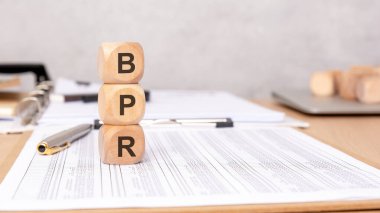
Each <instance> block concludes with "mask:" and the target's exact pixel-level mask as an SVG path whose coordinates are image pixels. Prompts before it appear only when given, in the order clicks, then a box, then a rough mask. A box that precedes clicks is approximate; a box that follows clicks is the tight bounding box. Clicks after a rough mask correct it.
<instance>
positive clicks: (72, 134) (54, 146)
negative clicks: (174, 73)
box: [37, 124, 92, 155]
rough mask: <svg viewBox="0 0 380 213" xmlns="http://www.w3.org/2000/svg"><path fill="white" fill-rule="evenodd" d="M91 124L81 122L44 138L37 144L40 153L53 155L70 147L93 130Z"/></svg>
mask: <svg viewBox="0 0 380 213" xmlns="http://www.w3.org/2000/svg"><path fill="white" fill-rule="evenodd" d="M91 129H92V125H91V124H81V125H78V126H75V127H73V128H70V129H67V130H64V131H62V132H58V133H56V134H54V135H52V136H49V137H47V138H45V139H44V140H42V141H41V142H40V143H39V144H38V145H37V151H38V153H40V154H42V155H52V154H54V153H57V152H59V151H62V150H64V149H66V148H68V147H69V146H70V145H71V143H73V142H74V141H76V140H78V139H79V138H81V137H83V136H85V135H87V134H88V133H89V132H91Z"/></svg>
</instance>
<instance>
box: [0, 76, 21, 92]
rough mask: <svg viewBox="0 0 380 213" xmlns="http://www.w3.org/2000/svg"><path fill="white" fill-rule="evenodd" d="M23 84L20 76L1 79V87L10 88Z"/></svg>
mask: <svg viewBox="0 0 380 213" xmlns="http://www.w3.org/2000/svg"><path fill="white" fill-rule="evenodd" d="M20 85H21V81H20V78H18V77H15V78H11V79H5V80H3V79H0V89H8V88H12V87H17V86H20Z"/></svg>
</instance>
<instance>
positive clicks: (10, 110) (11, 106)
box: [0, 92, 28, 118]
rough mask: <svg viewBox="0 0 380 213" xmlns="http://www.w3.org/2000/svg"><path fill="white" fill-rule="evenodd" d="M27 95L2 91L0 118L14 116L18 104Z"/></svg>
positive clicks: (0, 94)
mask: <svg viewBox="0 0 380 213" xmlns="http://www.w3.org/2000/svg"><path fill="white" fill-rule="evenodd" d="M27 95H28V94H27V93H18V92H0V118H11V117H13V116H14V114H15V109H16V107H17V104H18V103H19V102H20V101H21V99H23V98H24V97H26V96H27Z"/></svg>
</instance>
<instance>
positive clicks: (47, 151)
mask: <svg viewBox="0 0 380 213" xmlns="http://www.w3.org/2000/svg"><path fill="white" fill-rule="evenodd" d="M70 145H71V143H70V142H69V141H67V142H65V143H63V144H62V145H60V146H53V147H49V146H48V144H47V143H46V142H42V143H40V144H39V145H38V147H37V151H38V153H40V154H41V155H52V154H55V153H57V152H60V151H62V150H64V149H66V148H68V147H69V146H70Z"/></svg>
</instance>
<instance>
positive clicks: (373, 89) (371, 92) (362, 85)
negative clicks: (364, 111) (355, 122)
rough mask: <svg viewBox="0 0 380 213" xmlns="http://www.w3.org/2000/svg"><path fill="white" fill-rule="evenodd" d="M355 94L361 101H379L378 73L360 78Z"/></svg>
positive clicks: (367, 102) (379, 83)
mask: <svg viewBox="0 0 380 213" xmlns="http://www.w3.org/2000/svg"><path fill="white" fill-rule="evenodd" d="M356 94H357V97H358V100H359V101H360V102H362V103H366V104H374V103H380V75H371V76H366V77H363V78H362V79H360V80H359V82H358V85H357V87H356Z"/></svg>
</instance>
